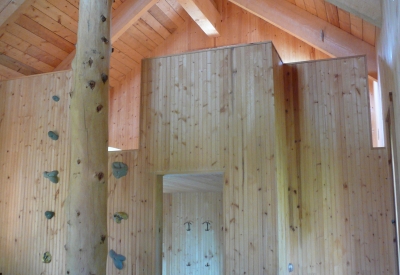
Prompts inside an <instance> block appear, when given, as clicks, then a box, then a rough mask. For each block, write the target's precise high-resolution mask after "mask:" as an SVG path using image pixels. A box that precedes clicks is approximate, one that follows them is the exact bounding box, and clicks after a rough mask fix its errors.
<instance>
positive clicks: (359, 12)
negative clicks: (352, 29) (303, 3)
mask: <svg viewBox="0 0 400 275" xmlns="http://www.w3.org/2000/svg"><path fill="white" fill-rule="evenodd" d="M326 1H328V2H329V3H332V4H333V5H335V6H338V7H339V8H341V9H342V10H345V11H348V12H350V13H352V14H354V15H356V16H358V17H361V18H362V19H364V20H365V21H368V22H369V23H371V24H374V25H375V26H377V27H379V28H381V27H382V2H381V1H379V0H326Z"/></svg>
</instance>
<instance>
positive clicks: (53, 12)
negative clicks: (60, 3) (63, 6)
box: [33, 0, 78, 34]
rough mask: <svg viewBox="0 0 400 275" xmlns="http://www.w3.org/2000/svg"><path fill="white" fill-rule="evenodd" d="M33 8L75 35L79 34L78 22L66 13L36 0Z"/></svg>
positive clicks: (41, 0)
mask: <svg viewBox="0 0 400 275" xmlns="http://www.w3.org/2000/svg"><path fill="white" fill-rule="evenodd" d="M33 7H35V8H37V9H38V10H40V11H41V12H43V13H44V14H46V15H47V16H49V17H50V18H51V19H53V20H54V21H56V22H58V23H59V24H61V25H63V26H64V27H66V28H67V29H69V30H70V31H72V32H73V33H75V34H76V33H77V30H78V22H77V21H75V20H74V19H72V18H71V17H69V16H68V15H67V14H65V13H64V12H62V11H60V10H59V9H58V8H56V7H55V6H53V5H52V4H50V3H49V2H47V1H46V0H36V2H35V3H34V4H33Z"/></svg>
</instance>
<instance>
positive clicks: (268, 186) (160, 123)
mask: <svg viewBox="0 0 400 275" xmlns="http://www.w3.org/2000/svg"><path fill="white" fill-rule="evenodd" d="M272 52H273V48H272V44H270V43H268V44H260V45H252V46H248V47H234V48H226V49H219V50H210V51H204V52H197V53H190V54H186V55H179V56H172V57H164V58H158V59H149V60H145V61H144V62H143V67H142V76H143V78H142V105H141V106H142V114H141V122H142V125H141V133H142V135H141V139H140V149H139V150H140V152H141V159H140V161H139V162H140V163H142V164H143V165H145V166H144V169H146V170H145V171H148V172H147V173H144V174H145V175H146V174H149V177H148V180H147V183H146V186H150V185H151V183H152V182H154V181H155V176H150V175H152V174H154V173H159V174H165V173H174V172H178V173H179V172H181V173H182V172H190V171H192V172H195V171H196V172H197V171H207V172H210V171H225V185H224V199H223V201H224V228H225V232H226V233H225V253H226V254H225V270H226V273H227V274H239V273H244V272H247V273H248V274H258V273H261V272H263V270H268V273H270V274H273V273H274V271H276V270H277V249H276V248H277V237H276V227H275V220H276V215H275V213H276V203H275V200H276V196H275V184H274V183H275V169H274V167H275V159H274V157H273V156H274V154H275V146H274V143H275V137H274V136H273V135H271V134H270V133H274V132H275V114H274V107H273V106H274V100H273V93H274V86H273V85H274V83H273V71H274V70H273V68H274V64H273V60H272V58H271V57H272ZM275 65H276V66H277V64H275ZM142 174H143V173H142ZM141 241H142V240H141ZM146 274H147V273H146Z"/></svg>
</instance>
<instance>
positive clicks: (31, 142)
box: [0, 71, 72, 275]
mask: <svg viewBox="0 0 400 275" xmlns="http://www.w3.org/2000/svg"><path fill="white" fill-rule="evenodd" d="M71 75H72V74H71V72H70V71H69V72H58V73H52V74H45V75H40V76H34V77H26V78H21V79H17V80H9V81H4V82H0V95H1V98H2V100H1V103H0V189H1V192H0V273H2V274H15V275H17V274H21V275H25V274H64V273H65V272H64V263H65V262H64V259H65V253H64V251H65V250H64V244H65V242H66V240H65V236H66V235H65V233H66V232H65V226H64V225H65V215H64V208H63V206H64V202H65V198H66V192H67V182H68V178H69V151H68V147H69V130H68V102H69V92H70V91H71ZM54 95H57V96H59V97H60V101H59V102H55V101H53V100H52V96H54ZM48 131H56V132H58V134H59V136H60V137H59V139H58V140H57V141H54V140H51V139H50V138H49V137H48ZM52 170H58V171H59V183H57V184H54V183H51V182H50V181H49V180H48V179H45V178H44V177H43V172H44V171H52ZM47 210H50V211H54V212H55V217H54V218H53V219H51V220H47V219H46V218H45V216H44V213H45V211H47ZM46 251H49V252H51V254H52V256H53V260H52V262H51V264H44V263H42V255H43V253H44V252H46Z"/></svg>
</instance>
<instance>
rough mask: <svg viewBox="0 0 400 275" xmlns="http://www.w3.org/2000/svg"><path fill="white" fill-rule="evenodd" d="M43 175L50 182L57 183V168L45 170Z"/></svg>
mask: <svg viewBox="0 0 400 275" xmlns="http://www.w3.org/2000/svg"><path fill="white" fill-rule="evenodd" d="M43 176H44V177H45V178H46V179H49V180H50V181H51V182H52V183H58V177H57V176H58V171H57V170H54V171H51V172H47V171H45V172H43Z"/></svg>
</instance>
